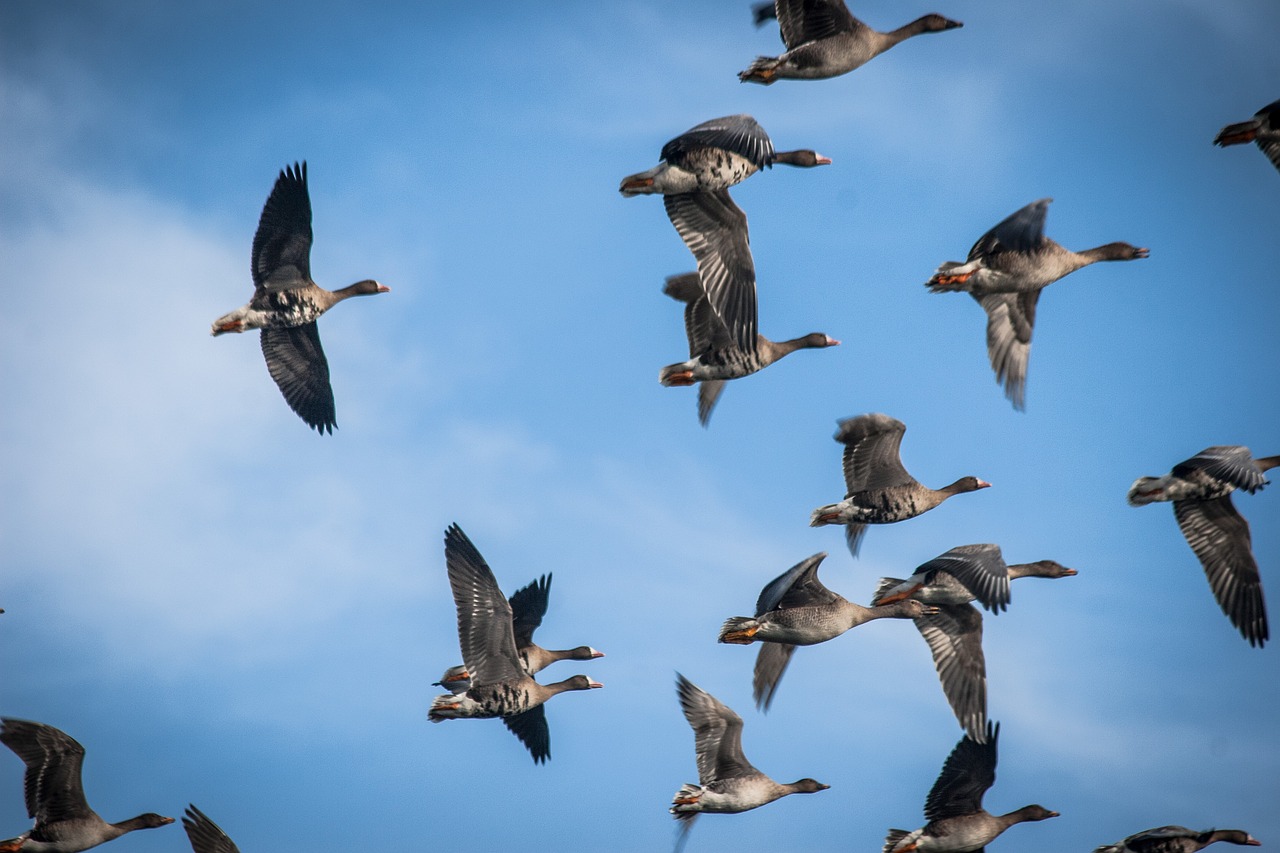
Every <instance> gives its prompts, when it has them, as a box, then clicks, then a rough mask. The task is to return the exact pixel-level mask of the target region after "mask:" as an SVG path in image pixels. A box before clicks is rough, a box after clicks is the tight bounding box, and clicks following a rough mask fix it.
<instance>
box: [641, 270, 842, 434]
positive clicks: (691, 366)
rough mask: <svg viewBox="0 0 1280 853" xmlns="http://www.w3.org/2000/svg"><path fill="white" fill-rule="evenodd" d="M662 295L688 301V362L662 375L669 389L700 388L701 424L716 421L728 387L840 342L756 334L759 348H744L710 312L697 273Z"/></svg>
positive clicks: (673, 282) (677, 278)
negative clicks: (713, 416)
mask: <svg viewBox="0 0 1280 853" xmlns="http://www.w3.org/2000/svg"><path fill="white" fill-rule="evenodd" d="M662 292H663V293H665V294H666V295H668V296H670V297H671V298H672V299H675V300H677V301H678V302H683V303H684V306H685V308H684V330H685V335H686V336H687V337H688V338H689V360H688V361H682V362H677V363H676V364H669V365H667V366H666V367H664V368H662V370H661V371H659V373H658V381H660V382H661V383H662V384H663V385H666V386H676V385H694V384H697V385H698V422H699V423H701V424H702V425H703V426H704V427H705V426H707V424H708V423H709V422H710V420H711V410H712V409H714V408H715V405H716V401H717V400H719V399H720V393H721V392H722V391H723V390H724V383H725V382H727V381H728V380H730V379H740V378H742V377H743V376H750V375H751V374H752V373H755V372H757V371H759V370H763V369H764V368H766V367H768V366H769V365H771V364H773V363H774V362H775V361H777V360H778V359H780V358H782V357H784V356H787V355H790V354H791V353H793V352H795V351H796V350H800V349H824V348H826V347H834V346H839V345H840V342H839V341H837V340H836V339H835V338H833V337H831V336H829V335H826V334H824V333H822V332H811V333H810V334H807V335H804V336H802V337H799V338H792V339H791V340H789V341H771V340H769V339H768V338H766V337H765V336H764V335H761V334H759V333H757V334H756V345H755V347H754V348H752V349H750V350H743V349H740V348H739V347H738V345H737V343H736V340H737V335H735V334H733V333H731V332H730V330H729V329H728V328H726V327H725V324H724V321H722V320H721V319H720V317H718V316H717V315H716V313H715V312H714V311H712V310H711V301H710V299H708V297H707V291H706V289H705V288H703V286H702V279H701V277H700V276H699V275H698V273H696V272H692V273H685V274H683V275H674V276H670V277H668V278H667V280H666V283H665V284H664V286H663V288H662Z"/></svg>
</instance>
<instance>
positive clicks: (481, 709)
mask: <svg viewBox="0 0 1280 853" xmlns="http://www.w3.org/2000/svg"><path fill="white" fill-rule="evenodd" d="M444 555H445V566H446V568H447V570H448V574H449V586H450V588H451V589H452V590H453V601H454V604H455V605H456V607H457V611H458V642H459V645H461V647H462V660H463V665H464V666H465V667H466V671H467V673H468V674H469V675H470V681H471V684H470V687H469V688H468V689H467V690H466V691H464V692H462V693H445V694H443V695H441V696H437V697H436V698H435V699H434V700H433V701H432V703H431V708H430V710H429V711H428V712H427V718H428V719H430V720H431V722H433V723H440V722H444V721H445V720H453V719H467V718H471V719H486V718H491V717H501V718H502V722H503V723H504V724H505V725H506V727H507V728H508V729H509V730H510V731H511V732H512V734H514V735H515V736H516V737H517V738H519V739H520V742H521V743H523V744H524V745H525V747H526V748H527V749H528V750H529V754H530V755H531V756H532V757H533V761H534V763H535V764H542V763H545V762H546V761H547V760H548V759H550V757H551V734H550V731H549V729H548V727H547V719H546V713H545V711H544V709H543V707H542V703H544V702H546V701H547V700H548V699H550V698H551V697H552V696H555V695H557V694H560V693H564V692H566V691H570V690H591V689H593V688H597V687H603V686H604V685H603V684H600V683H599V682H596V681H592V680H591V679H590V678H588V677H587V676H585V675H575V676H574V677H573V678H568V679H565V680H564V681H557V682H555V683H552V684H539V683H538V682H536V681H534V680H533V678H531V677H530V676H529V674H528V673H527V672H526V671H525V664H524V662H523V661H522V660H521V659H520V654H519V652H517V650H516V640H515V627H514V623H513V619H512V615H511V605H510V604H509V603H508V602H507V599H506V597H505V596H503V594H502V590H500V589H499V588H498V582H497V580H496V579H495V578H494V576H493V570H492V569H490V568H489V564H488V563H486V562H485V560H484V557H482V556H480V552H479V551H478V550H476V546H475V545H473V544H472V542H471V540H470V539H468V538H467V535H466V534H465V533H463V532H462V528H460V527H458V525H456V524H453V525H450V526H449V528H448V529H447V530H445V539H444Z"/></svg>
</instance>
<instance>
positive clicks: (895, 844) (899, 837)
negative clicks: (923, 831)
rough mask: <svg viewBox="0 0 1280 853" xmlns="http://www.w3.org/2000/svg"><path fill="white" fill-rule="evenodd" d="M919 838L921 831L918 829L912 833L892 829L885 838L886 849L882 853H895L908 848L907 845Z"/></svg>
mask: <svg viewBox="0 0 1280 853" xmlns="http://www.w3.org/2000/svg"><path fill="white" fill-rule="evenodd" d="M919 837H920V830H918V829H917V830H914V831H912V832H908V831H907V830H905V829H891V830H889V834H888V835H886V836H885V838H884V849H883V850H882V851H881V853H894V851H895V850H900V849H901V848H903V847H906V846H907V844H909V843H910V842H912V841H915V840H916V839H917V838H919ZM904 842H905V843H904Z"/></svg>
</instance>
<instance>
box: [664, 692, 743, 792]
mask: <svg viewBox="0 0 1280 853" xmlns="http://www.w3.org/2000/svg"><path fill="white" fill-rule="evenodd" d="M676 691H677V692H678V693H679V696H680V709H681V710H682V711H684V718H685V719H686V720H688V721H689V725H690V727H692V728H693V744H694V750H695V751H696V752H697V755H698V783H699V784H700V785H709V784H711V783H712V782H714V781H715V780H717V779H732V778H734V777H736V776H745V775H748V774H751V773H754V772H757V771H756V769H755V768H754V767H752V766H751V762H749V761H747V758H746V756H745V755H743V754H742V718H741V717H739V716H738V715H737V714H735V713H734V712H733V711H732V710H731V709H730V708H729V707H728V706H726V705H725V704H724V703H722V702H721V701H720V700H718V699H716V698H715V697H714V696H712V695H711V694H710V693H708V692H706V691H705V690H703V689H702V688H700V687H698V686H697V685H696V684H694V683H693V682H691V681H689V680H688V679H687V678H685V677H684V676H683V675H680V674H678V673H677V675H676Z"/></svg>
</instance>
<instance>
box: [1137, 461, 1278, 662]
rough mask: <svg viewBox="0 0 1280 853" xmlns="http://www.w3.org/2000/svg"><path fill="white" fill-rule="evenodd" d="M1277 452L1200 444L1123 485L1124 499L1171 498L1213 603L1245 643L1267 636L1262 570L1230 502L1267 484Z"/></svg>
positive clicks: (1256, 642)
mask: <svg viewBox="0 0 1280 853" xmlns="http://www.w3.org/2000/svg"><path fill="white" fill-rule="evenodd" d="M1277 465H1280V456H1267V457H1263V458H1260V459H1255V458H1254V457H1253V455H1252V454H1251V453H1250V452H1249V448H1247V447H1242V446H1240V445H1216V446H1214V447H1206V448H1205V449H1204V450H1202V451H1200V452H1199V453H1197V454H1196V455H1195V456H1193V457H1191V458H1190V459H1187V460H1185V461H1183V462H1179V463H1178V464H1177V465H1175V466H1174V467H1173V470H1172V471H1171V472H1170V473H1168V474H1165V475H1163V476H1160V477H1139V478H1138V479H1137V480H1136V481H1134V484H1133V485H1132V486H1131V487H1130V488H1129V504H1130V505H1132V506H1143V505H1145V504H1149V503H1154V502H1156V501H1171V502H1172V503H1173V514H1174V517H1175V518H1176V519H1177V520H1178V527H1179V528H1180V529H1181V530H1182V535H1183V536H1184V537H1185V538H1186V540H1187V544H1188V545H1190V546H1191V550H1192V551H1193V552H1195V555H1196V558H1197V559H1198V560H1199V561H1200V565H1201V566H1203V567H1204V571H1205V575H1206V576H1207V577H1208V579H1209V586H1210V587H1211V588H1212V589H1213V595H1214V598H1216V599H1217V601H1218V606H1220V607H1221V608H1222V612H1223V613H1225V614H1226V615H1227V618H1228V619H1230V620H1231V624H1232V625H1234V626H1235V627H1236V628H1237V629H1238V630H1239V631H1240V633H1241V634H1242V635H1243V636H1244V638H1245V639H1246V640H1248V641H1249V645H1251V646H1259V647H1260V646H1263V645H1265V644H1266V642H1267V639H1268V638H1269V636H1270V633H1269V630H1268V627H1267V609H1266V603H1265V602H1264V600H1263V596H1262V575H1261V574H1260V573H1259V572H1258V563H1257V560H1255V559H1254V556H1253V542H1252V538H1251V537H1250V535H1249V522H1247V521H1246V520H1245V519H1244V516H1242V515H1240V512H1239V511H1238V510H1237V509H1236V507H1235V504H1234V503H1232V501H1231V493H1232V492H1234V491H1235V490H1236V489H1241V490H1243V491H1246V492H1248V493H1250V494H1253V493H1254V492H1256V491H1258V490H1259V489H1261V488H1262V487H1263V486H1265V485H1266V484H1267V480H1266V476H1265V472H1266V471H1269V470H1271V469H1272V468H1275V467H1276V466H1277Z"/></svg>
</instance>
